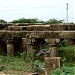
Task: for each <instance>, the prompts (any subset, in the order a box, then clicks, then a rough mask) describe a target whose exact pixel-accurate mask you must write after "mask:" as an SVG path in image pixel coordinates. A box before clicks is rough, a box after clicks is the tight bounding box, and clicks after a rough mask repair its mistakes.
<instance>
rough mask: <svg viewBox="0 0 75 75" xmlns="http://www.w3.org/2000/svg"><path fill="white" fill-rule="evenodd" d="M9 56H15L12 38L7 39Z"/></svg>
mask: <svg viewBox="0 0 75 75" xmlns="http://www.w3.org/2000/svg"><path fill="white" fill-rule="evenodd" d="M7 56H14V47H13V43H12V42H11V40H8V41H7Z"/></svg>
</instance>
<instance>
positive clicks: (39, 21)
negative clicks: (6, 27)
mask: <svg viewBox="0 0 75 75" xmlns="http://www.w3.org/2000/svg"><path fill="white" fill-rule="evenodd" d="M11 23H31V24H34V23H44V21H41V20H39V19H37V18H34V19H25V18H20V19H17V20H13V21H12V22H11Z"/></svg>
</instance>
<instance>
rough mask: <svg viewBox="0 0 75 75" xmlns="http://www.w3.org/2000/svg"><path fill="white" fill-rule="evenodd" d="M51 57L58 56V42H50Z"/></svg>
mask: <svg viewBox="0 0 75 75" xmlns="http://www.w3.org/2000/svg"><path fill="white" fill-rule="evenodd" d="M49 46H50V57H56V56H57V55H58V44H49Z"/></svg>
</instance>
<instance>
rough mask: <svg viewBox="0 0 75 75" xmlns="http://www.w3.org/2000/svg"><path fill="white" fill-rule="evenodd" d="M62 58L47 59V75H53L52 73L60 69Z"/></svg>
mask: <svg viewBox="0 0 75 75" xmlns="http://www.w3.org/2000/svg"><path fill="white" fill-rule="evenodd" d="M60 59H61V58H60V57H45V75H51V73H52V71H53V70H55V69H57V68H60Z"/></svg>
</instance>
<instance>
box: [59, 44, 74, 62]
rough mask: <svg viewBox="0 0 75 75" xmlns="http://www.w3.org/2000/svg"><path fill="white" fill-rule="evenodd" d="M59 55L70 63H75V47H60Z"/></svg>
mask: <svg viewBox="0 0 75 75" xmlns="http://www.w3.org/2000/svg"><path fill="white" fill-rule="evenodd" d="M58 54H59V56H60V57H62V58H63V59H66V61H68V62H72V61H75V45H73V46H65V47H60V48H59V52H58Z"/></svg>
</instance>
